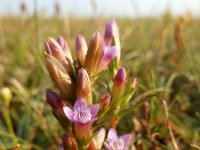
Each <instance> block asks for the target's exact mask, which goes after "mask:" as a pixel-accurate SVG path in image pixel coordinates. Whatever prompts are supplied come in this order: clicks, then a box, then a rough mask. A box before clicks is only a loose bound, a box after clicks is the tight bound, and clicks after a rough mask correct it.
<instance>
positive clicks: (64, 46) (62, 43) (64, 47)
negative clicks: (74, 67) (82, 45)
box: [57, 36, 73, 62]
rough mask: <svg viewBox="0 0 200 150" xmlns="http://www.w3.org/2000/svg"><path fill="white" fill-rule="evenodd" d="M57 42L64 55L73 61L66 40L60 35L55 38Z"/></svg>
mask: <svg viewBox="0 0 200 150" xmlns="http://www.w3.org/2000/svg"><path fill="white" fill-rule="evenodd" d="M57 42H58V44H59V45H60V46H61V48H62V50H63V52H64V56H65V57H67V58H68V59H69V60H70V61H71V62H73V59H72V55H71V52H70V49H69V46H68V43H67V41H65V39H64V38H63V37H62V36H59V37H58V38H57Z"/></svg>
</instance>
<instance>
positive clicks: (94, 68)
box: [45, 20, 136, 150]
mask: <svg viewBox="0 0 200 150" xmlns="http://www.w3.org/2000/svg"><path fill="white" fill-rule="evenodd" d="M45 50H46V52H45V62H46V68H47V70H48V72H49V74H50V77H51V79H52V81H53V82H54V84H55V85H56V87H57V89H58V90H59V93H58V94H57V93H55V92H53V91H52V90H50V89H47V90H46V100H47V103H48V104H49V105H50V106H51V107H52V112H53V114H54V115H55V117H56V118H57V120H58V121H59V122H60V124H61V125H62V127H63V129H64V130H65V133H64V135H63V138H62V140H63V143H62V146H61V148H62V149H64V150H78V149H81V150H95V149H102V146H103V144H104V147H105V149H107V150H128V144H129V143H130V140H131V135H130V134H125V135H122V136H117V133H116V131H115V130H114V129H110V130H109V133H108V137H107V139H106V141H105V142H104V139H105V136H106V131H105V129H104V128H102V127H103V126H104V125H105V124H106V125H109V124H107V123H106V121H107V120H109V121H110V122H109V123H111V126H112V127H113V128H115V127H116V125H117V123H118V120H119V119H120V115H119V112H120V111H121V108H122V107H124V106H125V105H126V104H128V102H129V100H130V98H131V97H132V95H133V93H134V89H135V85H136V80H135V79H134V80H130V79H127V75H126V70H125V69H124V68H123V67H119V65H120V63H119V62H120V61H119V59H120V42H119V31H118V28H117V25H116V23H115V21H114V20H111V21H109V22H108V23H107V25H106V29H105V36H104V37H103V36H102V34H101V33H99V32H95V33H94V34H93V36H92V38H91V40H90V43H89V45H88V46H87V43H86V41H85V39H84V37H83V36H81V35H79V36H77V37H76V41H75V50H76V51H75V56H76V60H74V59H73V57H72V55H71V52H70V48H69V46H68V43H67V41H66V40H65V39H64V38H63V37H61V36H59V37H58V38H57V39H56V40H55V39H53V38H48V39H47V40H46V41H45ZM108 68H109V73H110V75H111V80H110V82H112V81H113V86H112V87H111V88H110V85H112V83H110V82H109V81H108V82H107V83H108V84H107V83H106V84H104V83H103V82H101V81H100V82H99V81H98V80H99V79H100V78H98V77H99V76H100V73H101V74H103V71H104V70H107V69H108ZM90 79H91V81H90ZM129 81H130V82H129ZM98 83H100V84H98ZM93 85H94V87H99V85H105V86H104V87H106V89H107V91H106V94H104V95H103V96H102V97H98V96H99V95H101V93H100V92H101V91H104V89H101V90H99V92H98V93H96V91H97V89H95V88H94V89H93ZM96 85H97V86H96ZM96 101H98V103H99V104H98V103H97V104H93V103H96ZM72 106H73V107H72ZM97 113H98V119H97ZM111 118H112V120H111ZM94 122H95V123H94ZM98 128H100V129H99V130H98ZM94 131H97V132H96V133H95V134H94V133H93V132H94Z"/></svg>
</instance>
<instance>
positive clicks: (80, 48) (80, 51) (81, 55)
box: [76, 35, 88, 66]
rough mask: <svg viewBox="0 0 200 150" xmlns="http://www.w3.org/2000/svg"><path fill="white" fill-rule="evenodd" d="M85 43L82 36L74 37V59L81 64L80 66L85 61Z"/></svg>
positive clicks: (86, 48)
mask: <svg viewBox="0 0 200 150" xmlns="http://www.w3.org/2000/svg"><path fill="white" fill-rule="evenodd" d="M87 50H88V47H87V43H86V41H85V39H84V37H83V36H81V35H79V36H77V37H76V59H77V60H78V62H79V63H80V64H81V66H84V63H85V57H86V54H87Z"/></svg>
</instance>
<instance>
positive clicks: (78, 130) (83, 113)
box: [63, 98, 99, 140]
mask: <svg viewBox="0 0 200 150" xmlns="http://www.w3.org/2000/svg"><path fill="white" fill-rule="evenodd" d="M63 110H64V113H65V115H66V116H67V118H68V119H69V120H70V121H72V122H74V123H75V134H76V136H77V137H78V139H79V140H87V139H88V138H89V137H90V132H91V125H92V123H93V122H94V121H95V120H96V119H97V118H95V117H96V115H97V113H98V111H99V104H94V105H92V106H90V107H87V103H86V101H85V100H84V99H83V98H79V99H77V101H76V103H75V105H74V108H73V110H71V109H70V108H69V107H67V106H65V107H63Z"/></svg>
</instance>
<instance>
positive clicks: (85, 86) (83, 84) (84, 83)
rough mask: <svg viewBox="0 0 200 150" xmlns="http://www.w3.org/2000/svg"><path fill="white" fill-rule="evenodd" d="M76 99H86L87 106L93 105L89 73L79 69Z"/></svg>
mask: <svg viewBox="0 0 200 150" xmlns="http://www.w3.org/2000/svg"><path fill="white" fill-rule="evenodd" d="M76 98H77V99H78V98H84V99H85V100H86V102H87V105H89V106H90V105H92V89H91V83H90V78H89V76H88V74H87V71H86V70H85V69H83V68H81V69H79V71H78V75H77V79H76Z"/></svg>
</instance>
